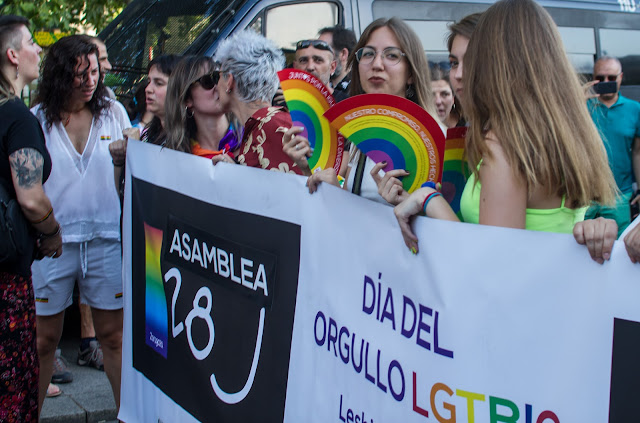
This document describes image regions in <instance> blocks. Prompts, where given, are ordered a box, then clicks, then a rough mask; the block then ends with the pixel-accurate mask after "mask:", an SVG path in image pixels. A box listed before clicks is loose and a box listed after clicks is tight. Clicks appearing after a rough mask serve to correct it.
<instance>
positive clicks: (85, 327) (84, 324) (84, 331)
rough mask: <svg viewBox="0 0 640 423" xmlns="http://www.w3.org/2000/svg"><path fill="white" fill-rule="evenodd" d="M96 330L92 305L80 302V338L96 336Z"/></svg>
mask: <svg viewBox="0 0 640 423" xmlns="http://www.w3.org/2000/svg"><path fill="white" fill-rule="evenodd" d="M95 337H96V330H95V329H94V328H93V318H92V317H91V307H89V306H88V305H87V304H82V303H80V338H95Z"/></svg>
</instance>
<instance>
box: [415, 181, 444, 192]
mask: <svg viewBox="0 0 640 423" xmlns="http://www.w3.org/2000/svg"><path fill="white" fill-rule="evenodd" d="M420 188H433V189H435V190H436V191H440V189H441V188H442V184H441V183H440V182H438V183H435V182H433V181H427V182H425V183H424V184H422V185H420Z"/></svg>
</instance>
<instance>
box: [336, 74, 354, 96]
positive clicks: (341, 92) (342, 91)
mask: <svg viewBox="0 0 640 423" xmlns="http://www.w3.org/2000/svg"><path fill="white" fill-rule="evenodd" d="M350 83H351V73H348V74H347V75H346V76H345V77H344V78H342V81H340V82H338V83H337V84H336V87H335V88H334V89H333V98H334V99H335V100H336V103H340V102H341V101H342V100H344V99H347V98H349V97H350V96H349V84H350Z"/></svg>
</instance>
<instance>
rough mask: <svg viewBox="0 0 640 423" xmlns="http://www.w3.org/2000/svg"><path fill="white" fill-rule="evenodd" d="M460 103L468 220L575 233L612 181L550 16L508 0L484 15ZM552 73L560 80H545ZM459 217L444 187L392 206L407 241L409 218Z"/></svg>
mask: <svg viewBox="0 0 640 423" xmlns="http://www.w3.org/2000/svg"><path fill="white" fill-rule="evenodd" d="M464 66H465V68H464V74H463V83H464V87H465V95H464V96H463V98H462V100H463V108H464V110H465V116H466V117H467V118H468V119H469V122H470V127H469V132H468V134H467V142H466V151H467V158H468V161H469V165H470V169H473V174H472V176H471V177H470V178H469V180H468V182H467V185H466V186H465V190H464V192H463V194H462V200H461V211H462V214H463V217H464V220H465V222H470V223H481V224H485V225H494V226H503V227H509V228H521V229H531V230H540V231H549V232H564V233H571V232H572V231H573V228H574V225H575V224H576V223H577V222H579V221H581V220H583V219H584V212H585V207H586V206H588V205H589V204H591V202H592V201H598V202H600V203H611V202H612V201H613V199H614V197H615V183H614V180H613V177H612V175H611V171H610V170H609V168H608V164H607V159H606V155H605V152H604V149H603V147H602V142H601V141H600V138H599V136H598V132H597V130H596V128H595V126H594V125H593V123H592V121H591V119H590V117H589V114H588V112H587V109H586V106H585V104H584V94H583V91H582V88H581V86H580V82H579V80H578V77H577V75H576V74H575V71H574V70H573V68H572V66H571V64H570V63H569V60H568V59H567V55H566V53H565V51H564V48H563V45H562V40H561V38H560V35H559V33H558V30H557V28H556V26H555V24H554V23H553V21H552V19H551V17H550V16H549V15H548V13H547V12H546V11H545V10H544V9H543V8H542V7H541V6H539V5H538V4H536V3H535V2H533V1H531V0H501V1H499V2H497V3H495V4H494V5H493V6H491V7H490V8H489V9H488V10H487V11H486V12H485V13H484V14H483V15H482V17H481V18H480V20H479V22H478V26H477V27H476V29H475V31H474V33H473V36H472V37H471V40H470V41H469V46H468V49H467V51H466V54H465V65H464ZM548 69H554V77H553V78H549V77H548ZM420 212H424V213H425V214H426V215H427V216H429V217H435V218H439V219H446V220H457V217H456V215H455V214H454V213H453V211H452V210H451V208H450V207H449V205H448V203H447V202H446V201H445V200H444V199H443V198H442V196H441V195H440V193H438V192H437V191H435V190H433V189H430V188H421V189H419V190H417V191H415V192H414V193H413V194H412V195H411V196H410V197H409V198H407V199H406V200H405V201H404V202H402V203H401V204H399V205H398V206H397V207H396V208H395V214H396V217H397V219H398V222H399V224H400V227H401V230H402V234H403V237H404V240H405V243H406V245H407V246H408V247H409V248H410V249H411V250H412V251H413V252H417V251H418V239H417V238H416V236H415V234H414V233H413V231H412V229H411V225H410V220H411V217H412V216H414V215H417V214H418V213H420Z"/></svg>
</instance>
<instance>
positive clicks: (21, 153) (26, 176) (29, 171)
mask: <svg viewBox="0 0 640 423" xmlns="http://www.w3.org/2000/svg"><path fill="white" fill-rule="evenodd" d="M9 162H10V163H11V169H12V170H13V171H14V172H15V173H16V180H17V181H18V186H20V187H21V188H32V187H33V186H34V185H35V184H38V183H42V167H43V165H44V158H43V157H42V154H41V153H40V152H39V151H38V150H36V149H34V148H21V149H20V150H18V151H14V152H13V153H12V154H11V155H10V156H9Z"/></svg>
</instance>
